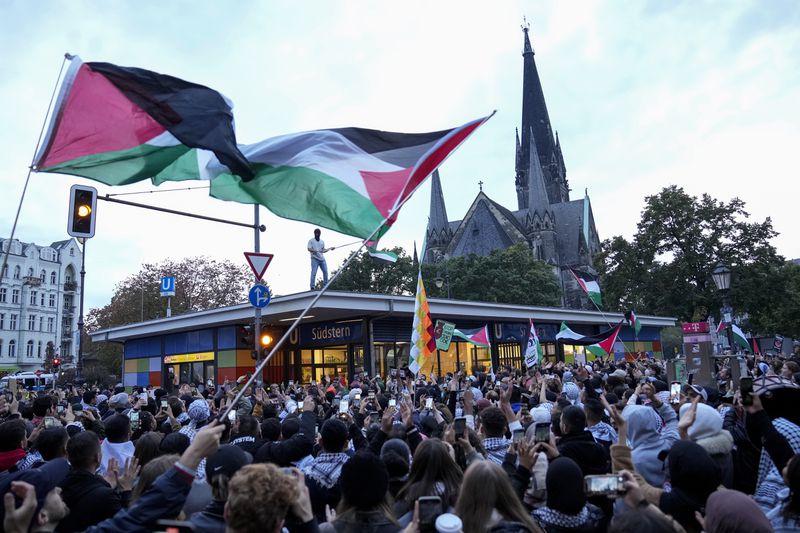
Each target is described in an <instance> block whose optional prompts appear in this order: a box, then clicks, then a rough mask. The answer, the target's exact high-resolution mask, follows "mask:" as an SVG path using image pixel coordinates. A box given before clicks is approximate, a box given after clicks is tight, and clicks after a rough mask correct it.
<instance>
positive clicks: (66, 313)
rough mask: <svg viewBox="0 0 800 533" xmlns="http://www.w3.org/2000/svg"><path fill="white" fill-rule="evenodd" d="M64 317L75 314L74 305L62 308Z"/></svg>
mask: <svg viewBox="0 0 800 533" xmlns="http://www.w3.org/2000/svg"><path fill="white" fill-rule="evenodd" d="M62 311H63V313H64V316H72V315H74V314H75V306H74V305H65V306H64V307H63V308H62Z"/></svg>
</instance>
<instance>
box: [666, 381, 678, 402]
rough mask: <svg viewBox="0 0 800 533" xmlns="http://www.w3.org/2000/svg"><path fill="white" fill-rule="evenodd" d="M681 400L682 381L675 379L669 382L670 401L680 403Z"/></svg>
mask: <svg viewBox="0 0 800 533" xmlns="http://www.w3.org/2000/svg"><path fill="white" fill-rule="evenodd" d="M680 401H681V382H680V381H673V382H672V383H670V384H669V403H679V402H680Z"/></svg>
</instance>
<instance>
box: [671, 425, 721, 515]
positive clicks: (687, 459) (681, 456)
mask: <svg viewBox="0 0 800 533" xmlns="http://www.w3.org/2000/svg"><path fill="white" fill-rule="evenodd" d="M667 464H668V467H669V480H670V483H671V485H672V491H671V492H664V493H662V494H661V499H660V501H659V507H660V508H661V510H662V511H664V512H665V513H667V514H669V515H672V517H673V518H674V519H675V520H677V521H678V523H679V524H681V525H682V526H683V527H684V528H687V527H694V525H695V524H696V523H697V522H696V520H695V516H694V512H695V511H699V510H701V509H702V508H703V507H705V505H706V500H707V499H708V496H709V495H710V494H711V493H713V492H714V491H715V490H717V487H719V484H720V483H721V482H722V472H721V471H720V468H719V466H718V465H717V463H716V462H715V461H714V459H712V458H711V456H710V455H708V452H706V451H705V450H704V449H703V448H702V447H701V446H700V445H699V444H696V443H694V442H691V441H686V440H680V441H678V442H676V443H675V444H674V445H673V446H672V448H671V449H670V451H669V455H668V456H667Z"/></svg>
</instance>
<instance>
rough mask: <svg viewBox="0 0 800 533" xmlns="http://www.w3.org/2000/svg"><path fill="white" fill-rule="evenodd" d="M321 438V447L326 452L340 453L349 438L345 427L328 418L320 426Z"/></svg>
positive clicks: (338, 421)
mask: <svg viewBox="0 0 800 533" xmlns="http://www.w3.org/2000/svg"><path fill="white" fill-rule="evenodd" d="M319 433H320V436H321V437H322V447H323V448H324V449H325V451H327V452H334V453H335V452H341V451H342V450H343V449H344V445H345V443H347V441H348V439H349V438H350V435H349V433H348V432H347V426H346V425H345V423H344V422H342V421H341V420H339V419H338V418H329V419H328V420H326V421H325V423H324V424H322V429H321V430H320V432H319Z"/></svg>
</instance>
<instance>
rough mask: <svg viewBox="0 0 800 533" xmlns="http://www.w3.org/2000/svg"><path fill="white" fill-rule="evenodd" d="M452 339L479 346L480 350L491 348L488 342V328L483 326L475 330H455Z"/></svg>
mask: <svg viewBox="0 0 800 533" xmlns="http://www.w3.org/2000/svg"><path fill="white" fill-rule="evenodd" d="M453 337H459V338H461V339H464V340H465V341H467V342H469V343H471V344H474V345H475V346H480V347H482V348H489V347H491V343H490V342H489V326H488V325H487V326H483V327H482V328H476V329H456V330H454V331H453Z"/></svg>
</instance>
